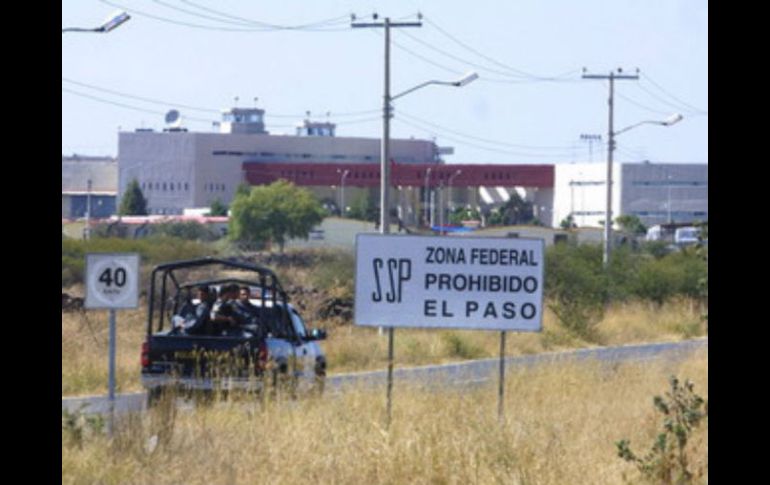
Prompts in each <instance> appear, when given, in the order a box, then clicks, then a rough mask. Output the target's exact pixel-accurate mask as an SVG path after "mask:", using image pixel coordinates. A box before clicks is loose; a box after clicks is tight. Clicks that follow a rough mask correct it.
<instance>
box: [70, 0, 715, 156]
mask: <svg viewBox="0 0 770 485" xmlns="http://www.w3.org/2000/svg"><path fill="white" fill-rule="evenodd" d="M116 10H126V11H128V12H129V13H130V14H131V15H132V19H131V20H130V21H128V22H127V23H126V24H124V25H122V26H120V27H119V28H117V29H116V30H114V31H112V32H110V33H107V34H95V33H72V32H68V33H63V34H62V154H65V155H70V154H72V153H78V154H84V155H113V156H114V155H117V133H118V130H119V129H120V130H124V131H125V130H134V129H135V128H140V127H144V128H154V129H156V130H160V129H162V128H163V127H164V114H165V113H166V112H167V111H169V110H170V109H177V110H178V111H179V112H180V113H181V114H182V119H183V125H184V126H185V127H187V128H188V129H190V130H191V131H212V130H213V129H214V128H213V127H212V121H218V120H219V119H220V111H221V110H222V109H225V108H229V107H232V106H233V105H237V106H239V107H247V106H254V105H255V99H254V98H257V100H256V105H257V106H258V107H260V108H262V109H265V110H266V123H267V129H268V131H270V132H271V133H274V134H280V133H293V132H294V128H293V126H294V125H295V124H296V123H297V122H299V121H301V120H302V119H303V118H304V117H305V116H306V115H305V113H306V112H307V111H310V113H311V118H313V119H317V120H326V119H327V116H328V119H329V120H331V121H332V122H335V123H337V124H338V126H337V135H338V136H361V137H373V138H379V137H380V136H381V134H382V114H381V113H382V111H381V110H382V95H383V69H384V67H383V66H384V61H383V59H384V36H383V29H353V28H351V27H350V23H351V22H350V14H351V13H354V14H356V15H357V17H358V18H357V21H359V22H364V21H371V20H372V18H371V16H372V14H373V13H374V12H377V14H378V15H379V16H380V18H379V20H380V21H381V20H382V19H383V18H384V17H390V18H391V20H392V21H396V20H398V21H415V20H417V13H418V12H420V13H422V16H423V19H422V22H423V26H422V27H420V28H400V29H395V28H394V29H392V31H391V32H392V36H391V40H392V47H391V93H392V94H393V95H396V94H398V93H400V92H402V91H405V90H407V89H409V88H411V87H413V86H415V85H418V84H420V83H422V82H425V81H429V80H446V81H451V80H455V79H458V78H459V77H461V76H462V75H463V74H464V73H466V72H468V71H472V70H473V71H477V72H478V74H479V76H480V78H479V79H478V80H477V81H475V82H473V83H471V84H469V85H468V86H466V87H463V88H454V87H447V86H427V87H425V88H422V89H420V90H418V91H415V92H413V93H410V94H408V95H406V96H404V97H403V98H400V99H398V100H396V101H395V102H394V108H395V109H394V118H393V120H392V122H391V136H392V137H393V138H407V137H415V138H427V139H429V138H435V139H436V141H437V143H438V144H439V146H446V147H454V150H455V154H454V155H451V156H447V157H446V158H445V159H446V160H447V162H449V163H569V162H573V161H588V160H589V158H591V159H592V161H594V162H596V163H599V162H600V161H602V160H605V159H606V152H605V146H606V141H607V123H608V107H607V97H608V82H607V81H602V80H586V79H581V76H582V69H583V68H584V67H585V68H586V69H587V72H588V73H592V74H608V73H609V72H610V71H611V70H614V69H617V68H622V69H623V72H624V73H634V72H635V71H636V69H637V68H638V69H639V70H640V73H639V76H640V79H639V80H638V81H633V80H626V81H616V84H615V87H616V98H615V101H616V102H615V131H618V130H620V129H622V128H624V127H626V126H629V125H633V124H635V123H638V122H640V121H647V120H651V121H654V120H663V119H666V118H667V117H668V116H670V115H671V114H673V113H677V112H678V113H682V114H683V115H684V119H683V121H681V122H679V123H678V124H676V125H673V126H671V127H661V126H655V125H640V126H639V127H636V128H634V129H632V130H630V131H628V132H625V133H623V134H621V135H619V136H618V138H617V144H618V150H617V151H616V156H615V159H616V160H619V161H624V162H625V161H629V162H630V161H641V160H650V161H652V162H657V163H659V162H663V163H665V162H685V163H708V2H707V1H706V0H581V1H574V0H474V1H459V0H443V1H439V0H433V1H427V0H426V1H417V0H389V1H341V0H340V1H333V0H322V1H308V0H280V1H247V0H240V1H236V0H218V1H206V0H133V1H131V0H114V1H113V0H67V1H66V2H63V3H62V28H65V27H95V26H98V25H100V24H101V23H102V22H103V21H104V20H105V19H106V18H107V17H109V16H110V14H111V13H113V12H114V11H116ZM287 26H291V27H298V26H304V27H299V28H292V29H286V28H277V27H287ZM236 97H237V98H238V101H237V102H236ZM327 113H330V114H329V115H327ZM581 135H601V137H602V140H601V142H600V143H592V144H590V145H589V143H588V142H587V141H585V140H582V139H581Z"/></svg>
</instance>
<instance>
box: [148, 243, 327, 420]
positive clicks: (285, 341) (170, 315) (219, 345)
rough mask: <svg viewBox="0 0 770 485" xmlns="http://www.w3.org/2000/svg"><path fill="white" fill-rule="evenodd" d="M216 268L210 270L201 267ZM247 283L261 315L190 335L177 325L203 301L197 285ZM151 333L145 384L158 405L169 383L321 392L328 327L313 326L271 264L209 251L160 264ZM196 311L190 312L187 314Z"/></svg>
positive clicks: (154, 282) (185, 388)
mask: <svg viewBox="0 0 770 485" xmlns="http://www.w3.org/2000/svg"><path fill="white" fill-rule="evenodd" d="M212 270H213V271H214V272H215V274H217V276H216V277H214V278H203V279H201V277H200V276H199V275H200V274H201V273H204V272H207V273H209V274H211V272H212ZM233 283H235V284H238V285H239V286H248V287H249V288H250V293H251V295H252V298H251V299H250V301H251V303H252V304H253V305H254V308H253V309H252V311H253V315H254V316H255V319H254V320H253V322H254V323H253V324H252V323H251V322H252V321H251V320H250V321H249V324H247V325H244V327H243V328H244V329H245V330H244V331H238V332H223V331H220V330H215V331H207V333H204V334H196V335H187V334H185V333H184V332H180V331H179V330H177V329H175V328H173V326H172V322H179V321H184V319H185V318H186V317H185V315H186V314H187V315H189V313H188V312H189V309H190V308H191V307H194V306H195V305H197V304H198V303H199V302H198V301H197V300H195V299H192V298H191V297H190V290H191V289H193V288H195V287H197V286H201V285H204V286H208V287H209V288H211V289H215V290H216V289H218V288H221V287H222V286H223V285H227V284H233ZM149 295H150V298H149V305H148V306H149V308H148V318H147V338H146V340H145V342H144V344H143V345H142V354H141V357H142V359H141V361H142V362H141V363H142V375H141V378H142V385H143V386H144V388H145V389H146V390H147V396H148V397H147V404H148V406H152V405H153V404H154V403H155V402H156V401H157V400H158V399H159V398H160V397H161V395H162V394H163V392H164V391H166V390H168V389H171V388H174V389H175V390H182V391H185V392H186V391H203V393H204V394H206V393H210V391H216V390H224V391H230V390H236V389H238V390H243V391H256V392H260V391H262V390H264V388H265V386H270V387H272V388H276V387H277V386H279V385H285V386H288V388H289V389H291V390H292V392H294V391H297V390H301V389H305V390H314V391H317V392H320V391H322V390H323V385H324V380H325V376H326V356H325V355H324V352H323V350H322V348H321V346H320V345H319V344H318V341H319V340H323V339H325V338H326V331H325V330H320V329H315V330H312V331H309V330H308V329H307V328H306V327H305V322H304V320H303V319H302V317H301V316H300V314H299V312H297V310H296V309H295V308H294V307H293V306H292V305H291V304H290V303H289V302H288V298H287V295H286V292H285V291H284V290H283V288H282V287H281V284H280V283H279V281H278V278H277V276H276V275H275V273H274V272H272V271H271V270H269V269H268V268H265V267H262V266H259V265H254V264H249V263H244V262H239V261H232V260H224V259H217V258H203V259H195V260H188V261H178V262H173V263H168V264H162V265H160V266H157V267H156V268H155V269H154V270H153V271H152V276H151V279H150V290H149ZM187 318H189V317H187Z"/></svg>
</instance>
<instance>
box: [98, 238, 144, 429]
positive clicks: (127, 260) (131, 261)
mask: <svg viewBox="0 0 770 485" xmlns="http://www.w3.org/2000/svg"><path fill="white" fill-rule="evenodd" d="M138 306H139V255H138V254H136V253H90V254H86V301H85V307H86V308H88V309H96V308H107V309H109V310H110V320H109V326H110V337H109V338H110V340H109V378H108V396H109V402H110V420H109V429H108V432H109V433H110V436H111V435H112V430H113V427H114V418H115V333H116V332H115V326H116V324H115V310H116V309H120V308H137V307H138Z"/></svg>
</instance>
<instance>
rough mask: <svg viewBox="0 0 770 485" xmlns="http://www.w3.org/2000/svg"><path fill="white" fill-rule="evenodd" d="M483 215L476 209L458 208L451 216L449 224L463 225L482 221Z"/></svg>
mask: <svg viewBox="0 0 770 485" xmlns="http://www.w3.org/2000/svg"><path fill="white" fill-rule="evenodd" d="M480 220H481V214H479V211H477V210H475V209H468V208H467V207H457V208H456V209H455V210H454V211H453V212H452V213H451V214H449V222H450V223H452V224H461V223H462V222H463V221H480Z"/></svg>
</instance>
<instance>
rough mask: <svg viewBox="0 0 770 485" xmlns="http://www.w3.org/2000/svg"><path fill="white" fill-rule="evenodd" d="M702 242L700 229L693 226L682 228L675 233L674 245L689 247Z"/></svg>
mask: <svg viewBox="0 0 770 485" xmlns="http://www.w3.org/2000/svg"><path fill="white" fill-rule="evenodd" d="M699 241H700V229H699V228H697V227H693V226H687V227H680V228H679V229H677V230H676V232H674V243H675V244H676V245H677V246H689V245H691V244H698V242H699Z"/></svg>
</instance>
